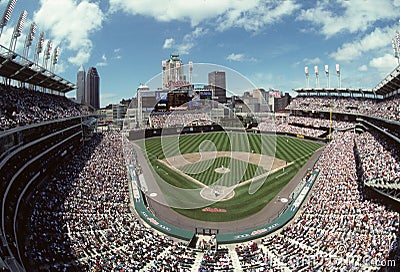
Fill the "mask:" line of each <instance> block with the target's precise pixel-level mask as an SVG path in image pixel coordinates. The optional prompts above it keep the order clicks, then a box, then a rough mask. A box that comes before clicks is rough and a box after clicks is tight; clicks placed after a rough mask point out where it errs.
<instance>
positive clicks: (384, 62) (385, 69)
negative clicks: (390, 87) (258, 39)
mask: <svg viewBox="0 0 400 272" xmlns="http://www.w3.org/2000/svg"><path fill="white" fill-rule="evenodd" d="M369 66H371V67H373V68H376V69H377V70H378V71H379V72H380V73H381V76H382V77H384V76H386V75H388V74H389V73H390V72H392V71H393V69H394V68H395V67H396V66H397V60H396V58H395V57H394V56H393V55H391V54H385V55H384V56H382V57H377V58H374V59H372V60H371V61H370V62H369Z"/></svg>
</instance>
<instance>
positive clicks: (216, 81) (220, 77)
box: [208, 71, 226, 103]
mask: <svg viewBox="0 0 400 272" xmlns="http://www.w3.org/2000/svg"><path fill="white" fill-rule="evenodd" d="M208 85H210V88H211V89H212V91H213V98H212V99H213V100H215V101H218V102H219V103H226V78H225V72H224V71H214V72H211V73H208Z"/></svg>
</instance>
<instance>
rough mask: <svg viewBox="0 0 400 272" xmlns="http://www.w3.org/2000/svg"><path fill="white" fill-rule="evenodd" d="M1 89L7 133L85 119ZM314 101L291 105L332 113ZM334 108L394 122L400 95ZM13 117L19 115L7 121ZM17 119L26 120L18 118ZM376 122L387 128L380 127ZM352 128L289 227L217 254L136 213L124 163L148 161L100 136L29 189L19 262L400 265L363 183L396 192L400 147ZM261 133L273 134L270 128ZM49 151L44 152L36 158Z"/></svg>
mask: <svg viewBox="0 0 400 272" xmlns="http://www.w3.org/2000/svg"><path fill="white" fill-rule="evenodd" d="M5 89H6V87H4V86H2V89H1V92H2V95H1V100H0V102H1V103H3V104H2V105H5V104H7V105H14V106H13V107H14V108H7V109H6V110H3V111H2V113H1V114H2V117H1V118H2V128H3V129H10V128H12V127H15V126H17V125H18V126H21V125H25V126H27V125H29V124H30V123H34V122H42V121H46V120H49V119H61V118H65V117H69V116H72V115H79V114H84V112H82V111H80V109H79V108H74V109H73V110H72V111H71V112H65V111H64V110H63V109H65V108H68V107H70V106H72V105H73V104H70V101H68V100H65V99H62V100H60V101H59V102H55V103H56V105H55V104H51V106H50V107H49V109H46V108H44V105H43V107H42V106H39V108H38V109H37V108H33V107H32V105H33V104H35V103H36V102H37V99H47V98H45V97H46V96H47V95H48V94H43V93H39V92H36V93H29V91H28V93H29V94H26V92H27V90H17V91H15V92H13V93H15V95H16V96H17V97H30V98H28V101H31V102H23V104H19V103H20V102H16V101H17V100H18V99H17V100H15V97H14V94H12V95H10V94H4V90H5ZM20 92H21V93H20ZM36 95H37V96H38V97H39V98H38V97H36ZM13 99H14V100H13ZM315 99H317V100H315ZM318 99H320V98H298V99H295V100H294V101H295V102H294V103H293V105H291V106H290V107H291V108H304V109H309V110H312V109H314V108H317V110H322V109H323V110H329V107H328V106H327V104H330V100H328V99H327V98H321V101H320V100H318ZM13 101H14V102H13ZM21 101H24V100H21ZM32 101H35V102H32ZM318 102H320V104H318ZM332 102H337V103H338V104H339V106H338V107H337V108H336V110H337V111H343V112H357V113H362V114H370V113H373V114H374V115H375V116H378V117H387V119H392V120H398V119H397V117H398V116H399V114H398V108H397V109H396V106H397V107H398V102H399V98H398V97H395V98H392V100H386V101H383V102H376V101H371V100H368V99H365V100H356V101H354V99H352V98H337V99H334V100H332ZM52 103H53V102H52ZM315 103H317V104H315ZM355 104H357V105H358V106H355ZM18 105H19V106H18ZM39 105H41V104H39ZM18 107H20V108H19V110H18V111H16V110H15V109H18ZM354 107H356V108H354ZM2 109H4V108H3V107H2ZM53 109H57V110H53ZM14 111H15V114H14V115H13V114H12V113H11V114H10V112H14ZM17 115H18V116H20V117H21V118H20V119H18V118H16V116H17ZM164 117H165V116H162V115H160V116H157V117H156V118H155V119H154V121H153V124H154V126H162V124H165V123H163V121H160V120H164V119H163V118H164ZM181 117H182V120H183V121H182V120H180V121H179V122H180V123H179V124H181V123H185V122H186V121H185V120H189V119H190V120H203V119H206V118H205V116H203V115H195V116H191V115H188V116H185V114H182V116H181ZM158 119H160V120H158ZM3 120H4V122H3ZM19 120H22V121H21V122H20V121H19ZM156 124H157V125H156ZM374 124H375V125H377V126H380V125H381V124H380V121H376V122H375V123H374ZM165 125H166V126H176V125H178V123H173V124H165ZM328 125H330V124H329V121H328V120H326V119H320V118H309V117H298V116H290V117H289V119H288V121H287V123H284V122H282V123H280V124H278V125H277V127H278V128H279V129H280V131H282V132H285V131H286V130H285V129H286V128H288V129H289V130H288V131H290V132H291V133H304V134H307V135H309V136H313V137H314V136H318V135H320V134H318V133H319V132H320V129H321V128H324V129H326V128H327V127H328ZM262 126H263V125H261V127H262ZM354 126H355V124H354V123H350V122H342V121H340V122H334V123H333V127H335V128H338V129H339V130H344V131H335V132H334V133H333V138H332V141H331V142H330V143H329V144H328V145H327V146H326V148H325V149H324V151H323V153H322V155H321V156H320V158H319V159H318V161H317V163H316V165H315V167H316V168H318V169H320V175H319V176H318V179H317V182H316V184H315V186H314V189H313V191H312V193H311V195H310V197H309V199H308V200H307V201H306V202H305V204H304V206H303V208H302V210H301V211H300V212H299V214H298V216H297V217H296V218H295V219H294V220H293V221H292V222H291V223H290V224H289V225H287V226H285V227H284V228H283V229H281V230H279V231H277V232H276V233H274V234H273V235H271V236H268V237H265V238H263V239H262V240H259V241H251V242H246V243H239V244H235V245H233V246H232V247H225V246H221V247H219V248H218V250H208V249H196V250H194V249H191V248H188V247H187V246H186V245H185V244H182V243H181V242H178V241H175V240H173V239H172V238H170V237H167V236H165V235H162V234H159V233H158V232H155V231H154V230H153V229H151V228H148V227H147V226H146V225H145V224H143V223H142V222H141V220H139V219H138V218H137V216H136V215H135V213H134V212H133V211H132V209H131V207H130V203H131V196H130V189H129V182H128V176H127V173H126V172H127V169H126V164H127V163H128V164H131V165H133V166H134V169H135V171H136V172H137V173H140V172H141V171H142V168H141V166H140V164H141V163H144V162H139V161H137V159H136V157H135V156H134V150H133V149H129V150H126V149H125V150H124V147H123V145H124V142H123V140H122V135H121V133H120V132H118V131H107V132H102V133H98V134H94V135H93V138H92V139H91V140H90V141H88V142H86V143H85V145H84V146H83V147H82V148H81V149H79V150H74V151H71V152H73V157H72V158H71V159H70V160H69V162H71V163H64V164H62V165H60V166H59V168H57V171H55V172H54V173H53V174H52V175H51V176H49V177H48V180H47V182H46V183H45V184H43V185H41V186H36V187H35V188H34V189H33V191H32V196H31V198H30V201H29V204H30V208H31V213H30V217H29V219H28V223H29V227H28V228H27V229H28V231H29V232H28V233H27V235H26V237H24V240H25V241H26V243H25V245H24V246H23V252H22V256H21V257H22V259H23V260H24V264H25V266H26V267H28V266H29V268H30V269H31V270H32V271H40V270H49V271H52V270H54V271H63V270H65V271H78V270H79V271H121V270H124V271H137V270H141V271H216V270H220V271H290V270H295V269H296V270H297V271H309V270H316V269H320V270H323V269H325V270H327V271H334V270H336V271H356V270H367V269H370V270H375V269H379V267H380V266H381V264H385V263H386V262H387V261H389V260H391V259H396V260H398V259H397V258H398V256H399V252H398V248H399V247H398V245H399V241H398V239H399V237H398V232H399V227H400V226H399V213H398V211H397V210H396V209H395V208H394V207H393V206H391V205H389V204H387V203H386V202H384V201H383V200H382V199H381V198H376V197H371V196H370V195H369V194H368V193H367V192H368V191H366V190H365V183H369V184H373V185H374V186H378V187H379V186H381V187H382V186H383V187H385V186H386V187H388V186H394V185H396V186H397V185H399V176H398V174H399V172H400V171H399V170H400V169H399V154H400V153H399V147H398V145H396V142H395V141H392V140H388V139H386V138H385V137H381V134H378V133H379V132H377V131H374V130H373V129H371V130H370V131H365V132H362V133H356V132H355V131H354V130H353V129H351V130H349V131H345V130H346V129H349V128H353V127H354ZM265 127H266V130H268V129H267V128H268V123H267V122H266V124H265ZM300 128H301V129H300ZM302 129H310V131H308V130H302ZM393 133H394V135H395V133H396V131H395V130H394V131H393ZM38 137H39V139H40V138H41V137H43V135H39V136H38ZM35 139H36V138H35ZM50 142H51V141H49V145H51V143H50ZM46 148H48V146H46V145H43V146H40V147H38V152H41V151H43V150H46ZM13 150H14V151H17V149H13ZM123 151H127V152H131V156H129V158H128V160H129V161H125V159H126V158H127V157H126V156H125V157H124V154H123ZM354 151H356V152H354ZM357 152H358V153H357ZM356 154H358V155H359V161H358V160H357V158H356ZM29 159H30V157H29V154H26V153H20V154H19V157H15V158H13V161H10V162H9V163H8V165H6V166H5V167H6V168H7V169H9V170H10V171H9V172H7V173H8V174H7V175H6V176H4V178H3V180H2V184H0V185H1V186H2V187H1V188H3V189H4V188H5V187H6V186H7V182H9V180H7V178H9V177H11V176H13V175H14V174H15V172H16V171H17V169H16V168H15V169H13V167H12V165H16V166H17V167H21V166H23V165H24V164H26V163H27V161H28V160H29ZM14 160H15V161H14ZM360 167H361V168H362V169H361V170H362V172H361V177H362V178H361V180H360V179H359V176H358V173H359V171H360V169H359V168H360ZM393 184H394V185H393ZM11 228H12V226H10V229H11ZM236 260H238V262H236Z"/></svg>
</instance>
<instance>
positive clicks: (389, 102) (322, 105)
mask: <svg viewBox="0 0 400 272" xmlns="http://www.w3.org/2000/svg"><path fill="white" fill-rule="evenodd" d="M331 108H332V111H333V112H346V113H353V114H363V115H368V116H376V117H381V118H384V119H389V120H396V121H400V95H399V94H397V95H395V96H392V97H389V98H386V99H384V100H378V99H372V98H352V97H333V96H326V97H321V96H298V97H296V98H295V99H293V100H292V102H291V103H290V105H289V106H288V107H287V109H298V110H308V111H310V110H311V111H312V110H313V111H330V110H331Z"/></svg>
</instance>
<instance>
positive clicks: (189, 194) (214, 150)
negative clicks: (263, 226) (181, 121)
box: [141, 132, 322, 222]
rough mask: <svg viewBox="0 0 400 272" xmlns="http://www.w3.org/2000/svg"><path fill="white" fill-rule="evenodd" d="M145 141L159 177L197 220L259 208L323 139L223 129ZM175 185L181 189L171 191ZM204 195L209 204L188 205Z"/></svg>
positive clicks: (223, 217) (229, 218)
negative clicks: (216, 131) (192, 206)
mask: <svg viewBox="0 0 400 272" xmlns="http://www.w3.org/2000/svg"><path fill="white" fill-rule="evenodd" d="M141 146H142V148H144V149H145V150H144V151H145V153H146V155H147V158H148V163H149V164H150V165H151V169H152V171H154V173H153V174H154V176H155V181H156V182H157V183H158V186H159V187H160V189H161V191H163V192H165V194H164V195H165V197H166V201H167V202H170V203H173V204H172V205H171V206H172V207H173V208H174V209H175V210H176V211H177V212H179V213H181V214H182V215H185V216H187V217H190V218H193V219H197V220H202V221H213V222H226V221H234V220H239V219H243V218H245V217H247V216H250V215H252V214H255V213H257V212H258V211H260V210H261V209H262V208H263V207H264V206H265V205H266V204H268V203H269V202H270V201H271V200H272V199H274V198H275V197H276V196H277V195H278V194H279V192H280V191H281V190H282V189H283V188H284V187H285V185H286V184H287V183H288V182H289V181H290V180H291V179H292V178H293V177H294V175H295V174H296V173H297V172H298V171H299V169H300V168H301V167H302V166H303V165H304V164H305V163H306V162H307V160H308V159H309V158H310V157H311V156H312V155H313V153H314V152H315V151H316V150H317V149H318V148H320V147H321V146H322V144H321V143H316V142H311V141H306V140H303V139H298V138H292V137H284V136H272V135H263V134H253V133H234V132H220V133H207V134H190V135H180V136H168V137H158V138H149V139H146V140H145V143H144V144H143V143H142V144H141ZM147 182H150V181H147ZM172 187H173V188H178V189H179V190H177V191H171V188H172ZM183 191H184V192H185V193H181V192H183ZM204 199H206V200H208V201H209V202H208V204H207V206H204V207H195V208H188V207H191V205H187V204H188V203H197V202H199V203H201V202H202V200H204ZM177 203H179V204H178V205H177Z"/></svg>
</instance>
